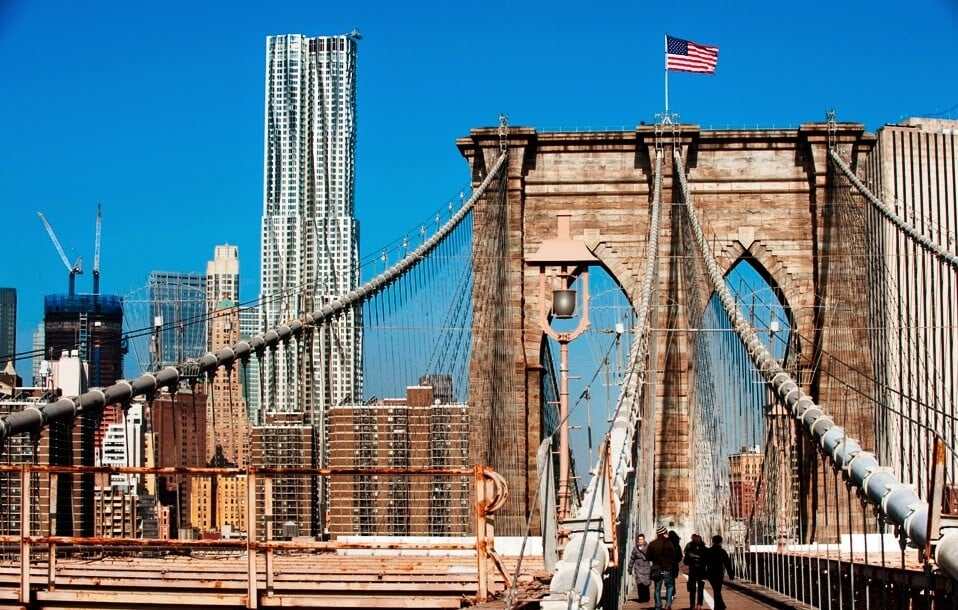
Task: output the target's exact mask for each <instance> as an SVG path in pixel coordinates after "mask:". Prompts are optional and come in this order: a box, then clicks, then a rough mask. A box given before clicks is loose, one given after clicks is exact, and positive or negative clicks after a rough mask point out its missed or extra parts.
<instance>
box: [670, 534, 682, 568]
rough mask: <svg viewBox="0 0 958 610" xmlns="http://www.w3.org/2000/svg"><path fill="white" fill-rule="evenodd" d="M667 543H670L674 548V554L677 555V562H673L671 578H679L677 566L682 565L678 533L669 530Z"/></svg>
mask: <svg viewBox="0 0 958 610" xmlns="http://www.w3.org/2000/svg"><path fill="white" fill-rule="evenodd" d="M668 536H669V542H671V543H672V546H674V547H675V550H676V552H678V554H679V558H678V560H677V561H676V562H675V569H674V570H672V576H673V577H674V578H678V577H679V564H680V563H682V539H681V538H679V535H678V533H677V532H676V531H675V530H669V534H668Z"/></svg>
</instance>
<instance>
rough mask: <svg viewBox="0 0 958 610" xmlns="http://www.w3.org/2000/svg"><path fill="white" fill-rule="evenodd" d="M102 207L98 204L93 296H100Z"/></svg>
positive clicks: (94, 244)
mask: <svg viewBox="0 0 958 610" xmlns="http://www.w3.org/2000/svg"><path fill="white" fill-rule="evenodd" d="M101 210H102V206H101V205H100V204H99V203H98V204H96V241H94V242H93V294H100V232H101V227H102V225H103V214H102V211H101Z"/></svg>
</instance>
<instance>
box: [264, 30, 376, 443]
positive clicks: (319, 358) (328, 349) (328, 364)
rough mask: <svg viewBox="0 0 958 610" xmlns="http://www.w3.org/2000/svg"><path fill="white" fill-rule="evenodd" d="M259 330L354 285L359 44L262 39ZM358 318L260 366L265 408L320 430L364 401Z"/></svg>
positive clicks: (336, 39) (335, 39)
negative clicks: (346, 406)
mask: <svg viewBox="0 0 958 610" xmlns="http://www.w3.org/2000/svg"><path fill="white" fill-rule="evenodd" d="M265 94H266V95H265V133H264V137H265V143H264V148H265V158H264V181H263V219H262V232H261V239H262V250H261V252H262V259H261V264H262V266H261V269H262V276H261V285H260V288H261V299H262V300H261V312H262V313H261V323H262V329H261V332H262V330H266V329H267V328H274V327H276V326H278V325H280V324H282V323H283V322H285V321H287V320H291V319H297V318H302V317H303V316H305V314H307V313H310V312H315V311H318V310H320V309H321V308H322V306H323V305H324V304H325V303H326V302H328V301H330V300H332V299H335V298H337V297H341V296H343V295H345V294H347V293H348V292H349V291H350V290H353V289H354V288H356V287H357V286H358V284H359V253H358V250H359V247H358V242H359V225H358V223H357V221H356V218H355V214H354V209H353V207H354V182H355V149H356V39H355V38H354V37H352V36H345V35H344V36H328V37H327V36H320V37H315V38H309V37H306V36H302V35H299V34H287V35H280V36H269V37H268V38H267V39H266V92H265ZM360 315H361V314H360V312H359V311H348V312H345V313H344V314H343V315H341V316H339V317H338V318H337V319H335V320H333V321H331V322H330V323H328V324H325V325H323V326H322V327H320V328H316V329H315V330H313V331H311V332H309V334H308V335H304V336H303V337H301V338H300V340H299V341H292V342H291V343H290V346H289V347H287V348H286V349H280V350H278V351H277V352H275V353H272V354H269V355H268V357H267V358H266V359H265V360H264V369H265V370H264V371H263V373H262V377H263V388H262V395H261V397H262V400H261V403H260V404H261V408H262V409H263V410H264V411H266V412H270V411H272V412H280V413H293V412H300V413H303V414H304V415H305V416H306V423H307V424H313V425H314V426H318V427H319V429H320V430H321V429H322V428H323V424H324V423H325V422H324V420H325V416H324V414H325V412H326V410H327V409H329V407H330V406H331V405H336V404H340V403H343V402H351V401H353V400H360V399H361V396H362V393H361V389H362V373H361V370H362V369H361V367H360V362H361V330H360Z"/></svg>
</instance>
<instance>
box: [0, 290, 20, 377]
mask: <svg viewBox="0 0 958 610" xmlns="http://www.w3.org/2000/svg"><path fill="white" fill-rule="evenodd" d="M16 353H17V289H16V288H0V368H2V367H4V366H6V364H7V360H9V359H10V358H11V357H12V356H13V355H14V354H16Z"/></svg>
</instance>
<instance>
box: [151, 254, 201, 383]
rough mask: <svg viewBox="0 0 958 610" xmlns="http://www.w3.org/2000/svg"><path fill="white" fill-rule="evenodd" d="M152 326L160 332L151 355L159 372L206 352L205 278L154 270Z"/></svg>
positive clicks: (157, 334)
mask: <svg viewBox="0 0 958 610" xmlns="http://www.w3.org/2000/svg"><path fill="white" fill-rule="evenodd" d="M149 290H150V305H151V309H152V311H153V325H154V327H159V328H160V331H159V332H158V333H156V335H155V336H154V338H153V345H152V346H151V352H152V356H153V361H154V363H155V366H154V367H152V368H153V370H159V369H162V368H164V367H167V366H175V365H177V364H182V363H183V362H185V361H187V360H189V359H190V358H199V357H201V356H203V354H205V353H206V351H207V350H206V339H207V336H206V314H207V311H206V276H205V275H204V274H201V273H177V272H169V271H154V272H152V273H150V279H149Z"/></svg>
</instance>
